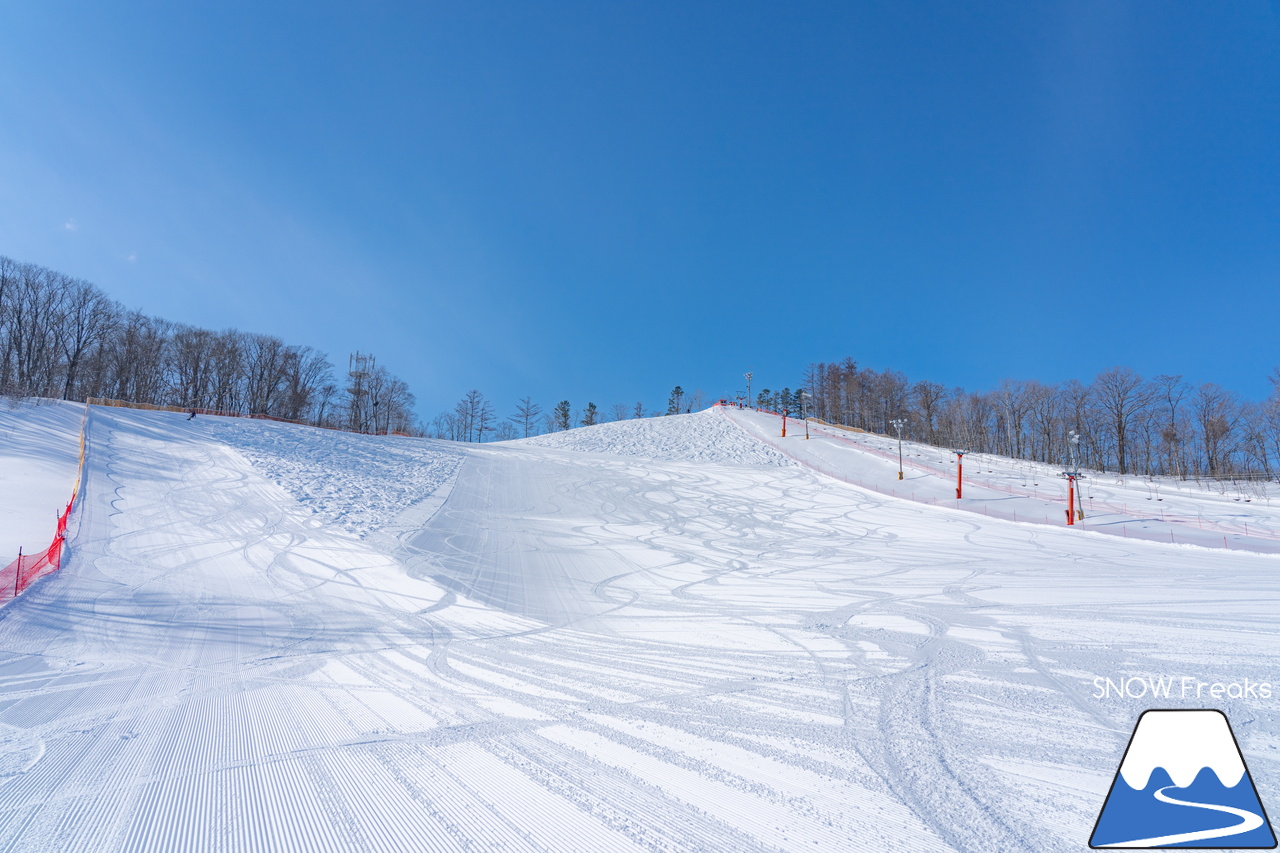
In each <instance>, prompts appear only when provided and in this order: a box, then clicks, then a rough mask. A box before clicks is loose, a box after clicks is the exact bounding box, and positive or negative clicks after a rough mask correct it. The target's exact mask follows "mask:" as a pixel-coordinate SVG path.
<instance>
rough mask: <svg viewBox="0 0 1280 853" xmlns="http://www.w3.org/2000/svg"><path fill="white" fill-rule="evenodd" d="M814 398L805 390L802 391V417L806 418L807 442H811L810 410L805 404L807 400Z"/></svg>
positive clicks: (805, 435) (805, 436)
mask: <svg viewBox="0 0 1280 853" xmlns="http://www.w3.org/2000/svg"><path fill="white" fill-rule="evenodd" d="M812 396H813V395H812V394H810V393H809V392H808V391H806V390H804V389H803V388H801V389H800V417H802V418H804V439H805V441H808V440H809V408H808V407H807V406H806V405H805V404H804V401H805V399H806V398H808V397H812Z"/></svg>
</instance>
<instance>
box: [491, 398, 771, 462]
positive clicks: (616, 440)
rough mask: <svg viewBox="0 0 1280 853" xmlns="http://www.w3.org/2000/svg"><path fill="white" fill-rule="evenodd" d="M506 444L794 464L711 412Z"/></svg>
mask: <svg viewBox="0 0 1280 853" xmlns="http://www.w3.org/2000/svg"><path fill="white" fill-rule="evenodd" d="M510 443H511V444H518V445H525V446H529V445H532V446H534V447H550V448H556V449H559V450H576V451H579V452H583V453H611V454H614V455H616V456H634V457H638V458H640V459H653V460H658V461H662V462H704V463H708V464H712V465H792V464H794V463H792V462H791V460H789V459H787V457H785V456H783V455H782V454H781V453H778V452H777V451H776V450H774V449H772V448H770V447H767V446H765V445H764V444H761V443H760V442H759V441H756V440H755V439H753V438H751V437H750V436H749V435H747V434H746V433H744V432H743V431H742V430H741V429H739V428H738V427H736V426H734V425H733V424H732V423H730V422H729V421H728V420H727V419H726V418H725V417H724V415H722V414H721V413H720V412H719V411H717V410H716V409H705V410H703V411H701V412H694V413H692V414H688V415H670V416H668V417H662V418H643V419H637V420H630V421H614V422H612V423H607V424H597V425H595V426H589V427H581V428H579V429H571V430H567V431H565V432H554V433H551V434H549V435H540V436H537V437H535V438H524V439H519V440H517V441H515V442H510Z"/></svg>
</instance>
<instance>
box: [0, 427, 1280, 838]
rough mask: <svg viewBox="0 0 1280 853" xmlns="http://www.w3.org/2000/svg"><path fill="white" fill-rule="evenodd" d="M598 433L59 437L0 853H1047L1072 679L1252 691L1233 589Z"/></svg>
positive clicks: (1268, 670)
mask: <svg viewBox="0 0 1280 853" xmlns="http://www.w3.org/2000/svg"><path fill="white" fill-rule="evenodd" d="M202 420H205V421H208V423H201V421H202ZM606 426H607V427H611V428H612V429H611V430H609V431H608V433H605V429H606V428H605V427H599V428H595V429H592V430H581V431H576V432H571V433H564V434H561V435H560V436H558V437H552V438H555V441H556V442H559V444H558V445H557V447H553V448H548V447H546V446H544V445H545V444H547V443H548V441H550V439H548V440H547V441H543V440H541V439H539V440H537V441H535V440H528V441H521V442H513V443H507V444H505V445H485V446H481V447H458V446H454V445H449V444H447V443H438V442H421V443H417V442H411V441H407V440H403V439H384V440H374V439H362V438H360V437H354V436H347V435H343V434H338V433H326V432H322V431H318V430H316V431H309V432H307V433H306V434H303V430H301V429H300V428H297V427H287V428H286V427H285V426H283V425H279V424H272V423H263V422H251V421H246V422H213V419H212V418H210V419H200V418H197V420H196V421H195V422H194V423H192V424H189V425H186V424H183V423H182V421H181V416H177V417H160V416H157V414H156V413H142V412H126V411H114V410H110V411H109V410H101V409H95V410H94V412H93V414H92V417H91V422H90V455H89V460H90V461H89V465H88V468H87V481H86V488H85V490H84V495H85V497H84V502H83V504H82V506H81V508H80V509H79V510H78V512H77V514H76V515H75V516H74V517H73V521H72V529H71V535H72V540H71V549H70V552H69V554H70V559H69V561H68V563H67V564H66V566H65V567H64V569H63V570H62V571H61V572H60V573H59V574H58V575H55V576H53V577H51V578H48V579H46V580H43V581H41V582H40V583H38V584H37V585H36V586H35V587H33V588H32V590H31V591H30V592H28V593H27V594H25V595H24V596H22V597H21V598H20V599H19V600H17V601H16V602H14V603H13V604H11V605H9V606H7V607H5V608H4V609H3V610H0V850H3V851H40V853H45V851H55V850H57V851H62V850H77V851H115V850H125V851H177V850H192V851H205V850H222V849H225V850H236V851H257V850H263V851H266V850H308V851H311V850H335V851H336V850H344V851H346V850H356V851H384V850H392V851H394V850H405V851H410V850H413V851H418V850H457V851H463V850H518V851H525V850H528V851H573V850H581V851H597V852H598V851H631V850H634V851H662V850H666V851H695V850H697V851H701V850H707V851H720V850H724V851H744V850H753V851H778V850H788V851H800V850H806V851H813V850H823V851H826V850H874V851H881V850H904V851H948V850H950V851H972V853H979V851H981V853H989V852H990V851H1020V850H1028V851H1031V850H1034V851H1074V850H1082V849H1085V845H1086V841H1087V838H1088V834H1089V831H1090V830H1091V828H1092V826H1093V821H1094V818H1095V817H1096V815H1097V810H1098V809H1099V808H1100V807H1101V804H1102V801H1103V799H1104V798H1105V795H1106V791H1107V785H1108V784H1109V782H1110V780H1111V777H1112V775H1113V774H1114V772H1115V768H1116V764H1117V762H1118V761H1119V757H1120V752H1121V751H1122V749H1123V746H1124V743H1125V741H1126V739H1127V735H1128V731H1129V728H1130V727H1131V725H1132V722H1133V720H1134V719H1135V718H1136V717H1137V714H1138V712H1139V711H1140V710H1141V709H1142V708H1143V707H1146V706H1147V705H1146V704H1145V703H1143V702H1141V701H1138V700H1132V701H1130V700H1123V701H1122V700H1114V699H1113V700H1111V701H1109V702H1104V701H1100V700H1097V699H1094V698H1092V696H1091V691H1092V679H1093V677H1095V676H1099V675H1104V676H1105V675H1113V674H1118V673H1124V672H1133V673H1135V674H1136V673H1147V672H1152V673H1160V672H1169V671H1171V670H1173V671H1179V672H1187V674H1193V675H1196V676H1198V677H1201V678H1205V679H1209V680H1213V679H1214V678H1220V679H1223V680H1231V679H1236V678H1240V677H1242V676H1243V675H1249V676H1250V677H1251V678H1252V679H1255V680H1259V681H1262V680H1270V681H1271V682H1272V683H1273V684H1276V683H1280V667H1277V664H1276V662H1275V657H1274V643H1275V639H1274V636H1275V635H1274V612H1275V606H1276V598H1277V596H1276V586H1277V584H1276V580H1275V577H1276V575H1275V562H1274V560H1273V559H1271V558H1268V557H1260V556H1253V555H1248V554H1239V553H1231V554H1226V553H1220V554H1211V553H1207V552H1205V553H1191V552H1188V551H1186V550H1182V549H1174V548H1169V547H1161V546H1158V545H1153V544H1151V543H1143V542H1132V541H1128V542H1127V541H1124V540H1121V539H1115V538H1111V537H1090V538H1082V537H1079V536H1073V535H1072V532H1071V531H1063V530H1055V529H1053V528H1048V527H1043V526H1038V525H1037V526H1031V525H1019V524H1012V523H1007V522H1003V521H997V520H994V519H984V518H981V517H978V516H974V515H972V514H966V513H957V512H955V511H952V510H940V509H936V508H933V507H929V506H925V505H921V504H917V503H911V502H908V501H903V500H897V499H894V498H892V497H886V496H884V495H881V494H877V493H875V492H869V491H865V490H862V489H858V488H854V487H851V486H846V485H844V484H842V483H838V482H835V481H833V480H831V479H829V478H827V477H824V476H822V475H820V474H817V473H815V472H813V471H811V470H808V469H805V468H803V467H801V466H798V465H795V464H792V463H790V462H789V460H786V459H785V457H782V456H781V455H780V454H777V452H776V451H774V450H772V449H769V448H767V447H764V446H763V445H761V444H759V443H758V442H756V441H755V440H754V439H752V438H751V437H750V436H749V435H748V434H747V433H746V432H744V431H743V430H742V429H740V428H738V427H737V426H735V425H734V424H733V423H732V422H731V421H730V420H729V419H728V418H726V417H724V416H723V415H722V414H721V413H718V412H707V413H700V414H698V415H689V416H679V417H671V418H662V419H655V420H653V421H645V422H629V423H627V424H616V425H613V424H611V425H606ZM597 432H599V433H600V434H601V435H603V437H593V433H597ZM396 442H403V443H400V444H397V443H396ZM553 443H554V442H553ZM366 448H368V449H367V450H366ZM388 453H389V454H390V458H389V459H384V458H383V456H384V455H387V454H388ZM716 454H719V455H718V456H716ZM419 465H420V466H421V468H422V470H421V471H418V470H417V466H419ZM326 472H327V476H328V477H329V478H330V480H329V484H326V483H325V482H323V481H324V475H325V473H326ZM390 480H396V482H388V481H390ZM446 498H447V499H446ZM353 532H354V533H359V534H363V535H364V538H363V539H360V538H357V537H353V536H352V535H351V534H352V533H353ZM1224 707H1225V709H1226V710H1228V712H1229V713H1232V715H1233V719H1238V720H1240V721H1241V725H1240V727H1239V728H1238V729H1237V731H1238V733H1239V735H1240V737H1241V739H1242V745H1243V746H1244V747H1245V749H1246V753H1249V752H1250V744H1251V743H1256V744H1270V745H1272V746H1273V747H1274V745H1275V744H1277V743H1280V739H1278V738H1277V735H1278V734H1280V727H1278V726H1277V720H1276V717H1275V714H1274V713H1273V712H1272V710H1271V709H1270V707H1267V706H1264V705H1259V704H1258V703H1248V702H1236V703H1232V702H1230V701H1226V702H1224ZM1235 711H1238V712H1239V713H1238V714H1236V713H1233V712H1235ZM1246 721H1247V722H1246ZM1253 755H1256V756H1257V757H1256V758H1255V757H1253ZM1253 755H1251V758H1250V760H1251V766H1252V769H1253V771H1254V775H1255V778H1256V779H1257V780H1258V781H1259V793H1260V795H1261V796H1262V798H1263V800H1264V802H1265V801H1267V799H1268V797H1269V796H1271V795H1273V794H1274V793H1275V791H1274V789H1269V788H1268V787H1267V786H1268V782H1267V780H1268V779H1271V778H1274V777H1275V770H1276V769H1277V762H1276V761H1275V760H1274V759H1272V758H1270V757H1268V756H1267V754H1266V752H1261V751H1258V750H1254V751H1253Z"/></svg>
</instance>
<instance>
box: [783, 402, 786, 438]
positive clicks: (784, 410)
mask: <svg viewBox="0 0 1280 853" xmlns="http://www.w3.org/2000/svg"><path fill="white" fill-rule="evenodd" d="M782 437H783V438H786V437H787V410H786V409H783V410H782Z"/></svg>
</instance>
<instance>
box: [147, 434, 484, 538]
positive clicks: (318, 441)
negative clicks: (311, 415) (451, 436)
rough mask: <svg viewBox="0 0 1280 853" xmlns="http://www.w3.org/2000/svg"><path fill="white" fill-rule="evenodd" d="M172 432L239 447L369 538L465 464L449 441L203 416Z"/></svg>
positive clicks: (295, 492) (288, 487)
mask: <svg viewBox="0 0 1280 853" xmlns="http://www.w3.org/2000/svg"><path fill="white" fill-rule="evenodd" d="M170 417H171V419H173V422H174V428H175V429H181V430H194V431H196V433H197V434H199V435H203V436H206V437H208V438H210V439H212V440H215V441H218V442H221V443H225V444H227V445H229V446H232V447H234V448H235V449H236V450H237V452H239V453H240V454H241V455H243V456H244V457H245V458H247V459H248V460H249V461H250V462H252V463H253V465H254V467H255V468H257V469H258V470H259V471H261V472H262V473H263V474H264V475H266V476H267V477H268V478H269V479H271V480H273V481H274V482H276V483H278V484H279V485H280V486H281V487H283V488H284V489H285V491H287V492H288V493H289V494H290V495H291V496H293V498H294V499H295V500H297V501H298V502H299V503H301V504H303V505H304V506H306V507H307V508H308V509H310V510H311V511H312V512H315V513H316V514H317V515H319V516H320V517H321V518H322V519H323V520H324V521H326V522H328V523H332V524H337V525H338V526H340V527H342V528H343V529H344V530H346V531H348V532H350V533H355V534H356V535H359V536H365V535H368V534H369V533H371V532H374V531H376V530H378V529H380V528H382V527H383V526H385V525H386V524H387V523H388V522H389V521H390V520H392V519H394V518H395V517H396V516H397V515H398V514H399V513H401V512H403V511H404V510H405V509H407V508H409V507H411V506H413V505H414V504H417V503H419V502H420V501H423V500H425V499H428V498H430V497H431V496H432V495H434V494H435V493H436V492H437V491H438V490H439V489H440V488H441V487H443V486H445V485H446V484H447V483H449V482H450V481H451V480H452V478H453V476H454V474H455V473H456V472H457V469H458V465H459V464H461V462H462V457H463V455H462V453H461V451H459V450H458V448H457V447H456V446H453V445H452V444H451V443H450V442H444V441H432V440H430V439H422V438H404V437H402V436H394V435H392V436H371V435H352V434H349V433H343V432H329V431H326V430H318V429H313V428H311V427H304V426H296V425H294V424H279V425H277V426H275V427H273V428H269V429H263V428H262V426H261V424H260V423H259V422H256V421H250V420H240V419H236V418H220V417H205V418H197V419H196V420H194V421H191V422H190V423H188V422H187V421H186V418H185V417H184V416H182V415H173V416H170Z"/></svg>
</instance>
